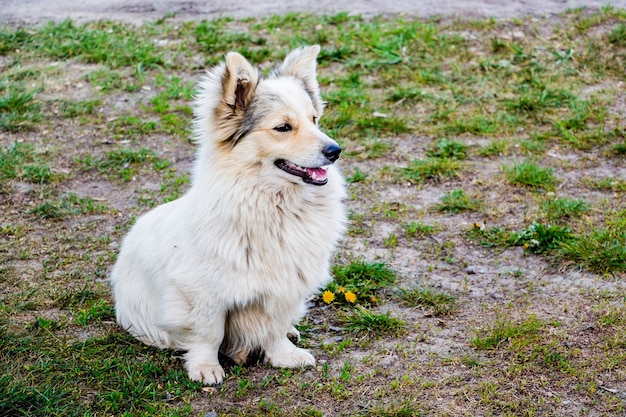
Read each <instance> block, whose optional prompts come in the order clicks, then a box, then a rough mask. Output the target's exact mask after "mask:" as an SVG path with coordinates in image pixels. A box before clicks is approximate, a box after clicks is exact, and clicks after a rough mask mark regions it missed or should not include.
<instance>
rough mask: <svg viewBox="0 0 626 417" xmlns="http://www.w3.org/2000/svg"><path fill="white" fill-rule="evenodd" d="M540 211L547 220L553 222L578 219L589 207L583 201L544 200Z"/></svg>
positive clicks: (566, 199) (567, 199)
mask: <svg viewBox="0 0 626 417" xmlns="http://www.w3.org/2000/svg"><path fill="white" fill-rule="evenodd" d="M541 209H542V210H543V211H544V213H545V216H546V218H547V219H548V220H551V221H555V220H563V219H569V218H575V217H579V216H580V215H582V214H583V213H584V212H586V211H588V210H589V207H588V205H587V203H585V201H583V200H574V199H571V198H567V197H564V198H555V199H546V200H544V201H543V202H542V203H541Z"/></svg>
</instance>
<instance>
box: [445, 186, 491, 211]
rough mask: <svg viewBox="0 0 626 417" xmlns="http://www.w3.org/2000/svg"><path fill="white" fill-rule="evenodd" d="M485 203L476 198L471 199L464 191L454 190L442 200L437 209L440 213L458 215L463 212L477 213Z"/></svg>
mask: <svg viewBox="0 0 626 417" xmlns="http://www.w3.org/2000/svg"><path fill="white" fill-rule="evenodd" d="M482 205H483V202H482V201H481V200H479V199H476V198H471V197H469V196H468V195H466V194H465V192H464V191H463V190H452V191H450V192H449V193H446V195H444V196H443V197H442V198H441V203H439V204H438V205H437V206H436V208H437V210H439V211H443V212H447V213H451V214H456V213H459V212H462V211H477V210H479V209H480V208H481V207H482Z"/></svg>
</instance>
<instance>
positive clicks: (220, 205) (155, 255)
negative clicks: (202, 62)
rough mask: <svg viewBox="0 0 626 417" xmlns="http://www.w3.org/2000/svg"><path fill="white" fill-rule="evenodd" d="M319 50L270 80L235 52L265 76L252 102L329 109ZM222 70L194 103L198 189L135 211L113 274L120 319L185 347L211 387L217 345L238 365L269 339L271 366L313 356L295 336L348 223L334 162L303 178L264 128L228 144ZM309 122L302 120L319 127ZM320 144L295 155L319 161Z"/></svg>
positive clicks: (142, 335)
mask: <svg viewBox="0 0 626 417" xmlns="http://www.w3.org/2000/svg"><path fill="white" fill-rule="evenodd" d="M318 52H319V47H309V48H301V49H299V50H296V51H294V52H293V53H292V54H290V56H289V57H288V58H287V59H286V60H285V63H284V64H283V66H287V69H289V68H291V69H292V70H293V73H289V71H283V72H282V74H283V75H281V74H279V75H278V76H277V77H275V78H272V79H268V80H261V81H258V80H257V79H255V76H258V75H256V70H252V68H251V66H249V64H247V61H245V60H242V59H243V58H239V57H240V56H229V57H227V60H229V59H230V60H231V61H232V62H235V64H232V62H231V64H232V65H231V67H233V65H239V66H240V67H241V68H242V70H241V73H240V74H238V75H237V76H238V77H239V78H240V79H239V82H243V83H246V82H251V83H257V82H258V85H256V87H255V91H254V95H255V96H254V97H255V99H257V100H263V97H264V95H274V96H275V95H276V94H279V95H280V97H281V98H282V99H283V100H284V103H286V104H287V105H288V106H289V112H290V114H292V117H293V115H296V116H297V117H304V116H303V115H305V114H307V112H310V111H314V112H315V111H317V113H321V109H320V108H319V103H321V99H319V96H318V95H319V90H315V87H317V82H316V81H315V59H314V58H315V56H317V53H318ZM311 56H313V59H311ZM311 60H312V61H313V62H312V63H311ZM229 65H230V64H229ZM251 71H253V72H251ZM298 71H300V72H301V73H302V74H304V75H306V77H308V78H309V80H308V81H309V82H310V81H311V80H310V79H311V78H312V79H313V80H314V81H315V82H314V84H313V87H314V89H313V91H314V92H315V94H316V97H315V98H316V99H318V100H319V103H315V102H314V101H315V100H311V97H309V96H308V95H307V92H305V91H304V90H303V89H302V88H301V85H302V80H298V79H296V78H297V76H298ZM311 71H312V73H311ZM224 73H225V65H224V64H222V65H220V66H218V67H216V68H214V69H213V70H212V71H210V72H209V73H208V74H207V76H206V77H205V78H204V79H203V80H202V82H201V83H200V87H199V89H200V93H199V95H198V97H197V99H196V104H195V108H194V113H195V122H194V137H195V139H196V141H197V142H198V143H199V144H200V148H199V150H198V152H197V156H196V162H195V166H194V171H193V180H192V185H191V187H190V189H189V191H188V192H187V193H186V194H185V195H184V196H183V197H181V198H180V199H178V200H176V201H173V202H170V203H167V204H164V205H162V206H159V207H157V208H155V209H153V210H152V211H150V212H148V213H147V214H145V215H143V216H142V217H140V218H139V219H138V220H137V222H136V224H135V225H134V226H133V227H132V229H131V231H130V232H129V234H128V235H127V237H126V238H125V239H124V242H123V244H122V248H121V251H120V254H119V257H118V260H117V262H116V264H115V266H114V268H113V271H112V274H111V282H112V285H113V292H114V297H115V302H116V312H117V320H118V323H119V324H120V325H121V326H122V327H123V328H125V329H127V330H128V331H129V332H130V333H131V334H132V335H134V336H135V337H137V338H138V339H140V340H141V341H143V342H144V343H146V344H149V345H153V346H157V347H159V348H169V349H176V350H183V351H186V352H187V353H186V354H185V359H186V364H185V366H186V369H187V371H188V373H189V376H190V378H191V379H193V380H199V381H203V382H204V383H207V384H216V383H221V382H222V380H223V378H224V370H223V369H222V367H221V366H220V364H219V362H218V351H219V350H220V348H221V349H222V351H223V352H224V353H225V354H227V355H229V356H231V357H232V358H233V359H234V360H235V361H238V362H243V361H245V359H246V357H247V354H248V353H249V352H250V351H252V350H254V349H258V348H260V349H262V350H263V351H264V354H265V358H266V361H268V362H269V363H270V364H271V365H273V366H278V367H294V366H302V365H313V364H314V363H315V360H314V358H313V356H312V355H311V354H310V353H309V352H308V351H306V350H304V349H300V348H297V347H296V346H295V345H294V344H293V343H292V342H290V341H289V339H288V338H287V334H288V333H289V332H293V331H295V329H293V327H292V326H293V325H294V324H295V323H297V322H298V321H299V320H300V319H301V317H302V316H303V314H304V313H305V305H304V303H305V300H306V299H307V298H308V297H309V296H310V295H311V294H312V293H314V292H316V291H318V290H319V288H320V287H322V286H323V285H324V284H325V283H327V282H328V280H329V279H330V277H329V262H330V259H331V256H332V253H333V251H334V250H335V248H336V245H337V242H338V240H339V239H340V238H341V235H342V233H343V231H344V223H345V213H344V208H343V204H342V200H343V199H344V197H345V184H344V181H343V179H342V176H341V174H340V172H339V171H338V169H337V168H336V167H335V166H331V167H329V169H328V171H327V173H328V183H327V184H326V185H324V186H314V185H310V184H305V183H304V182H302V181H301V179H300V178H297V177H293V176H290V175H288V174H286V173H284V172H282V171H281V170H279V169H278V168H276V167H275V166H272V165H271V164H270V163H269V161H270V159H269V158H271V157H272V155H271V153H272V152H273V151H276V150H281V152H283V149H284V152H287V153H288V152H290V150H289V144H281V143H278V144H276V145H274V142H270V139H268V138H267V137H266V136H264V135H267V134H266V133H264V131H260V132H255V133H253V134H252V135H250V137H248V138H244V139H242V141H241V142H240V143H238V144H237V145H236V146H235V147H234V148H233V149H232V150H228V151H226V150H224V148H225V147H224V144H223V143H222V142H223V141H224V139H225V138H224V134H225V132H224V131H223V129H221V128H220V127H219V126H222V125H223V123H222V124H220V123H219V121H217V120H215V117H217V116H215V115H216V112H215V109H216V108H217V107H218V106H220V105H223V104H224V100H226V99H227V97H224V91H223V83H222V80H223V77H224ZM284 74H286V75H284ZM245 77H248V78H250V80H248V81H246V80H245ZM267 105H268V106H271V103H269V104H267ZM311 109H313V110H311ZM320 115H321V114H318V116H320ZM301 122H302V123H303V125H302V126H303V129H305V128H306V129H309V130H311V131H312V132H315V129H317V128H316V126H313V125H311V123H309V122H308V121H301ZM317 132H319V129H317ZM315 134H316V135H317V136H316V137H318V138H319V141H320V143H322V142H324V141H327V139H326V138H327V137H326V136H325V135H324V134H322V133H321V132H319V133H315ZM328 140H329V138H328ZM265 143H271V144H272V145H271V146H270V148H271V149H268V147H267V146H265V147H263V146H262V145H263V144H265ZM322 144H323V143H322ZM281 146H282V147H281ZM320 146H321V145H319V144H315V146H313V145H312V146H311V147H310V148H307V149H306V152H304V151H303V152H300V151H298V154H293V155H290V156H291V157H292V159H294V160H298V161H305V162H306V161H310V160H311V159H315V158H316V157H315V152H317V153H319V152H318V150H319V147H320ZM268 153H269V155H266V154H268ZM276 157H284V155H277V156H276ZM298 158H300V159H298ZM298 161H294V162H296V163H303V162H298Z"/></svg>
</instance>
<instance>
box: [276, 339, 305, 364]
mask: <svg viewBox="0 0 626 417" xmlns="http://www.w3.org/2000/svg"><path fill="white" fill-rule="evenodd" d="M265 360H266V362H269V364H270V365H272V366H275V367H277V368H298V367H306V366H315V358H314V357H313V355H311V354H310V353H309V351H308V350H305V349H300V348H298V347H296V346H294V344H293V343H291V342H290V341H289V340H288V339H285V340H284V341H283V342H281V343H279V344H277V345H276V346H274V347H273V349H270V350H269V351H266V352H265Z"/></svg>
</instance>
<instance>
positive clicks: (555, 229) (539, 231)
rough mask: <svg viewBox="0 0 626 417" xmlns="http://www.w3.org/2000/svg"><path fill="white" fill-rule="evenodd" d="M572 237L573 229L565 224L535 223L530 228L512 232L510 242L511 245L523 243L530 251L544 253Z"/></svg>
mask: <svg viewBox="0 0 626 417" xmlns="http://www.w3.org/2000/svg"><path fill="white" fill-rule="evenodd" d="M571 237H572V229H570V228H569V227H563V226H554V225H544V224H543V223H533V224H531V225H530V226H528V228H526V229H523V230H520V231H517V232H512V233H511V235H510V237H509V240H508V243H509V244H510V245H511V246H520V245H523V246H524V249H525V250H527V251H528V252H530V253H543V252H548V251H551V250H553V249H556V248H559V247H560V246H561V244H562V243H563V242H567V241H568V240H569V239H570V238H571Z"/></svg>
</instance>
